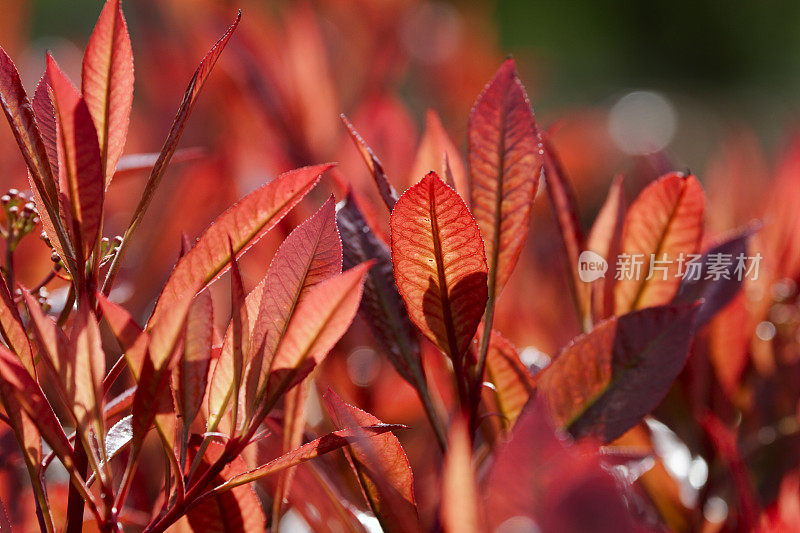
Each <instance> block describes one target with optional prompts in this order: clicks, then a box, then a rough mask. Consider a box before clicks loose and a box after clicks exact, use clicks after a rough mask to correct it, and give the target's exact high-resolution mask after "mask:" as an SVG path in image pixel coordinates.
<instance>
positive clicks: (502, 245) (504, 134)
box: [469, 59, 542, 296]
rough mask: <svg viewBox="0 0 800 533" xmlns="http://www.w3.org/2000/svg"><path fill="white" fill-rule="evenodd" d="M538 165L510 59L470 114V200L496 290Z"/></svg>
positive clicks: (510, 262)
mask: <svg viewBox="0 0 800 533" xmlns="http://www.w3.org/2000/svg"><path fill="white" fill-rule="evenodd" d="M541 166H542V145H541V139H540V138H539V135H538V133H537V131H536V122H535V119H534V117H533V111H532V110H531V105H530V103H529V102H528V97H527V96H526V94H525V89H524V88H523V87H522V83H521V82H520V81H519V78H518V77H517V73H516V69H515V66H514V61H513V60H512V59H509V60H507V61H506V62H505V63H503V66H502V67H500V70H498V71H497V74H496V75H495V77H494V79H493V80H492V81H491V82H490V83H489V85H487V86H486V88H485V89H484V90H483V93H481V95H480V96H479V97H478V101H477V102H475V107H473V108H472V113H471V114H470V118H469V169H470V185H471V192H470V194H471V198H472V202H471V206H472V213H473V214H474V215H475V219H476V220H477V221H478V226H480V228H481V233H482V234H483V236H484V241H485V244H486V257H487V258H488V262H489V272H490V273H491V274H490V278H489V291H490V293H492V294H493V295H494V296H496V295H498V294H499V293H500V291H501V290H502V289H503V286H504V285H505V283H506V280H508V278H509V276H510V275H511V271H512V270H513V269H514V265H516V263H517V258H518V257H519V253H520V250H522V243H523V242H524V241H525V236H526V235H527V234H528V218H529V214H530V208H531V204H532V203H533V198H534V196H535V194H536V187H537V185H538V183H539V172H540V170H541Z"/></svg>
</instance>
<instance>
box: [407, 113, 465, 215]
mask: <svg viewBox="0 0 800 533" xmlns="http://www.w3.org/2000/svg"><path fill="white" fill-rule="evenodd" d="M448 168H449V169H450V172H451V173H452V178H453V183H452V184H450V185H451V186H452V187H453V188H454V189H455V190H456V192H458V194H460V195H461V197H462V198H464V199H465V200H467V199H468V198H469V182H468V181H467V171H466V169H465V168H464V160H463V159H462V157H461V153H460V152H459V151H458V149H457V148H456V145H455V144H453V141H452V139H450V136H449V135H447V131H446V130H445V129H444V126H442V120H441V119H440V118H439V115H438V114H437V113H436V111H434V110H433V109H428V110H427V111H426V113H425V133H424V134H423V136H422V139H421V140H420V142H419V147H418V148H417V157H416V159H415V160H414V167H413V170H412V171H411V180H410V182H411V183H414V181H416V180H417V179H419V176H424V175H425V174H427V173H428V172H431V171H434V172H438V173H440V175H441V176H445V177H446V179H449V178H447V169H448Z"/></svg>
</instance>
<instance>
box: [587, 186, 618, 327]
mask: <svg viewBox="0 0 800 533" xmlns="http://www.w3.org/2000/svg"><path fill="white" fill-rule="evenodd" d="M622 180H623V178H622V176H617V177H616V178H614V182H613V183H612V184H611V187H610V188H609V190H608V196H607V197H606V201H605V202H604V203H603V207H601V208H600V212H599V213H598V214H597V218H596V219H595V221H594V224H593V225H592V229H591V231H590V232H589V237H588V238H587V240H586V249H587V250H590V251H592V252H594V253H596V254H598V255H599V256H600V257H602V258H603V259H605V260H606V261H607V262H608V265H609V269H608V271H607V272H606V275H605V277H603V278H600V279H598V280H596V281H595V282H594V283H593V286H592V310H593V315H594V318H595V319H603V318H607V317H609V316H611V315H612V314H613V313H614V284H615V283H616V279H615V276H614V275H613V274H614V265H616V258H617V255H618V254H619V251H620V247H621V246H622V228H623V225H624V222H625V210H626V207H625V191H624V190H623V188H622Z"/></svg>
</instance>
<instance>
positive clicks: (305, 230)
mask: <svg viewBox="0 0 800 533" xmlns="http://www.w3.org/2000/svg"><path fill="white" fill-rule="evenodd" d="M341 271H342V241H341V238H340V237H339V231H338V229H337V228H336V215H335V205H334V201H333V198H332V197H331V198H329V199H328V201H327V202H325V204H324V205H323V206H322V207H321V208H320V209H319V211H317V212H316V213H315V214H314V215H313V216H312V217H310V218H309V219H308V220H306V221H305V222H303V223H302V224H300V225H299V226H298V227H297V228H295V230H294V231H292V233H291V234H289V236H288V237H287V238H286V240H285V241H284V242H283V243H282V244H281V246H280V247H279V248H278V251H277V252H276V253H275V257H274V258H273V259H272V262H271V263H270V265H269V269H268V270H267V274H266V276H265V277H264V280H265V286H264V292H263V295H262V297H261V304H260V306H259V310H258V318H257V319H256V321H255V325H254V328H253V341H252V344H251V346H250V349H251V350H250V356H249V358H248V360H249V369H248V372H249V373H250V376H251V378H252V380H253V382H254V383H256V384H257V383H260V382H261V381H262V379H259V375H260V376H261V378H265V377H266V375H267V374H268V372H269V370H270V368H269V366H270V362H271V361H272V360H273V358H274V357H275V354H276V353H277V352H278V350H280V347H281V344H282V343H283V341H284V338H285V335H286V334H287V332H288V328H289V327H290V324H289V321H290V320H299V318H298V319H292V316H293V313H294V312H295V311H296V310H297V308H298V305H299V304H300V303H301V302H302V301H303V299H304V297H305V296H306V295H307V294H308V293H309V291H310V290H311V289H312V288H313V287H314V286H315V285H317V284H319V283H320V282H322V281H325V280H326V279H328V278H330V277H332V276H334V275H336V274H339V273H341ZM262 360H263V361H264V363H266V365H262V364H261V361H262ZM254 400H255V398H252V397H250V398H248V403H249V402H251V401H254Z"/></svg>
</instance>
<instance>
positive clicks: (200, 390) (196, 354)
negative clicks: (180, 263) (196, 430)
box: [172, 291, 214, 428]
mask: <svg viewBox="0 0 800 533" xmlns="http://www.w3.org/2000/svg"><path fill="white" fill-rule="evenodd" d="M213 304H214V302H213V301H212V299H211V293H210V292H208V291H202V292H201V293H200V294H198V295H197V297H196V298H195V299H194V302H192V305H191V307H189V313H188V314H187V315H186V335H185V339H184V343H183V357H181V358H180V359H179V360H178V362H177V364H176V365H175V370H174V371H173V373H172V379H173V387H174V389H175V400H176V401H175V406H176V407H177V409H178V413H179V414H180V416H181V419H182V420H183V424H184V426H186V427H187V428H188V427H189V426H190V425H191V423H192V421H193V420H194V418H195V417H196V416H197V413H198V412H199V411H200V407H201V406H202V404H203V398H204V397H205V394H206V384H207V382H208V368H209V366H210V364H211V343H212V337H213V331H214V305H213Z"/></svg>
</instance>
